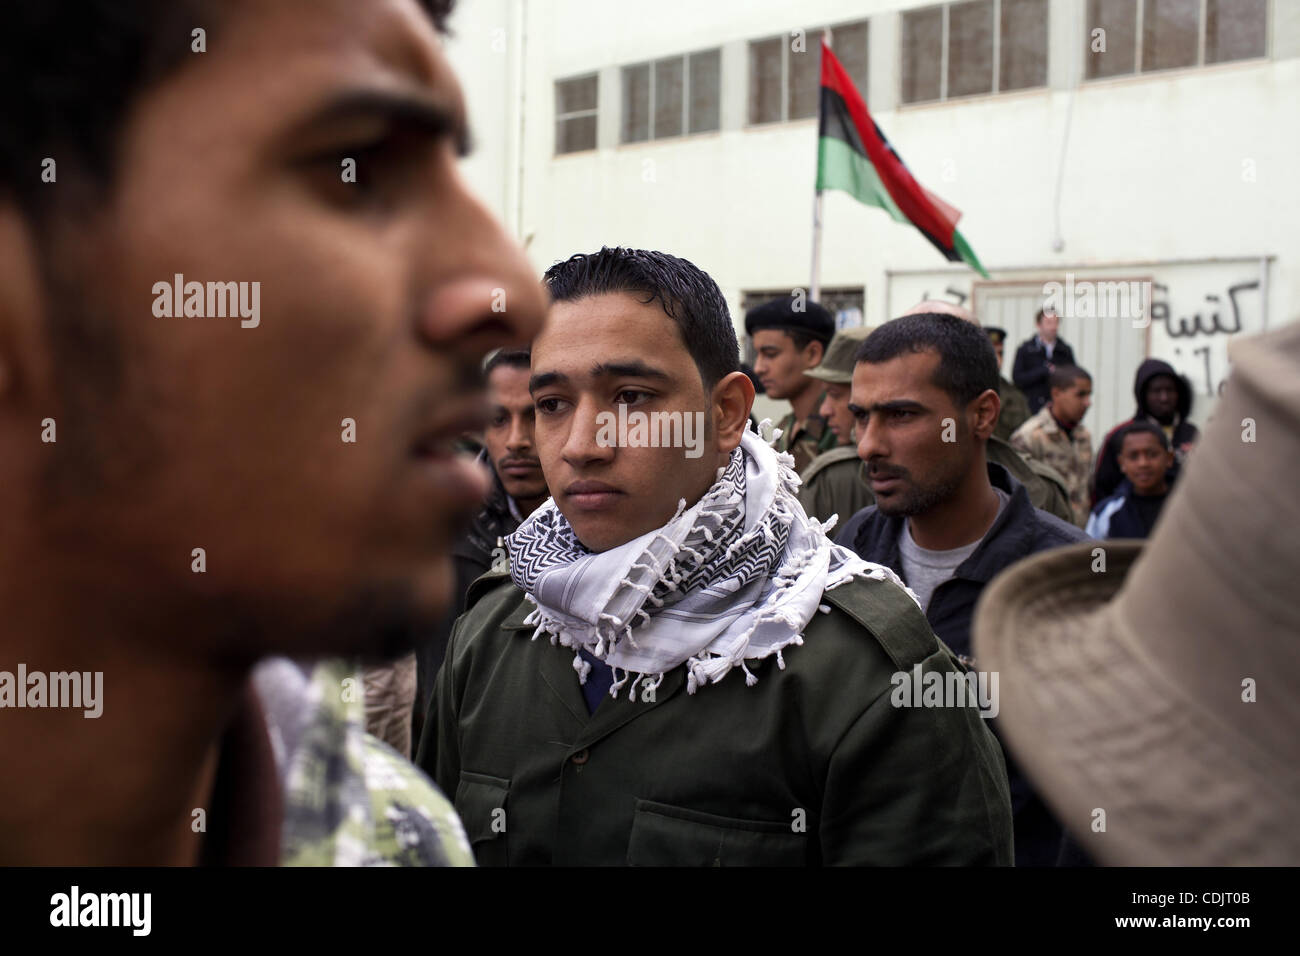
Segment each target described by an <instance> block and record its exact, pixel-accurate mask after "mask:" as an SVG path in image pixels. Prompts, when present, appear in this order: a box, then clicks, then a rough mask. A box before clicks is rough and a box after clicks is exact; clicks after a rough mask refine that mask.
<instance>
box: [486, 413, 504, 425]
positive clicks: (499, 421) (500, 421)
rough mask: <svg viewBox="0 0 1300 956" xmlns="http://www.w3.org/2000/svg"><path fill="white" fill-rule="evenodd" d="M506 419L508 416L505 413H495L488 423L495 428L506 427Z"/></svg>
mask: <svg viewBox="0 0 1300 956" xmlns="http://www.w3.org/2000/svg"><path fill="white" fill-rule="evenodd" d="M506 420H507V419H506V416H504V415H494V416H493V417H492V420H491V421H490V422H488V424H489V425H490V426H491V427H493V428H504V427H505V424H506Z"/></svg>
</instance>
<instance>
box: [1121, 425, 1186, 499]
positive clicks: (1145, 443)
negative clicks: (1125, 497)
mask: <svg viewBox="0 0 1300 956" xmlns="http://www.w3.org/2000/svg"><path fill="white" fill-rule="evenodd" d="M1173 463H1174V456H1173V453H1172V452H1169V451H1166V450H1165V447H1164V446H1163V445H1161V444H1160V440H1159V439H1157V438H1156V436H1155V435H1152V434H1151V433H1150V432H1130V433H1129V434H1127V435H1125V436H1124V444H1123V446H1122V447H1121V448H1120V451H1119V470H1120V471H1122V472H1123V473H1124V477H1125V478H1127V479H1128V480H1129V481H1130V482H1131V483H1132V485H1133V490H1134V491H1136V492H1137V493H1138V494H1140V495H1158V494H1160V493H1161V492H1163V491H1164V490H1165V473H1166V472H1168V471H1169V469H1170V468H1171V467H1172V466H1173Z"/></svg>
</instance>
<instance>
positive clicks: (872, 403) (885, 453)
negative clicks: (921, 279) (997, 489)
mask: <svg viewBox="0 0 1300 956" xmlns="http://www.w3.org/2000/svg"><path fill="white" fill-rule="evenodd" d="M938 368H939V353H938V352H934V351H925V352H908V353H905V354H903V355H900V356H898V357H896V358H893V359H890V360H889V361H887V362H880V363H871V362H859V363H858V364H857V366H856V367H855V368H854V370H853V394H852V403H853V406H854V409H853V412H854V417H855V419H856V422H857V430H858V457H859V458H861V459H862V460H863V461H864V462H865V463H866V466H867V478H868V480H869V481H870V483H871V490H872V491H873V492H874V493H875V496H876V507H878V508H879V509H880V512H881V513H882V514H886V515H902V516H908V517H911V516H913V515H920V514H924V513H925V512H927V511H929V510H930V509H931V508H933V507H934V506H935V505H938V504H940V503H942V502H944V501H946V500H948V499H949V498H950V497H952V495H953V494H954V493H955V492H956V491H957V489H958V487H959V486H960V485H961V482H962V480H963V478H964V477H965V475H966V473H967V472H968V471H969V470H970V468H971V467H973V465H974V463H975V461H976V456H975V453H976V444H975V437H974V434H973V432H972V430H971V428H970V425H969V422H968V414H967V412H966V410H964V409H959V408H957V407H956V406H955V405H954V404H953V401H952V399H951V398H950V397H949V396H948V393H947V392H945V391H943V389H941V388H939V387H938V386H937V385H935V384H934V375H935V372H936V371H937V370H938ZM948 420H950V421H951V424H949V421H948ZM945 437H950V438H952V439H953V441H944V438H945Z"/></svg>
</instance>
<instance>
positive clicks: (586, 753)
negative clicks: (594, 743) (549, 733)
mask: <svg viewBox="0 0 1300 956" xmlns="http://www.w3.org/2000/svg"><path fill="white" fill-rule="evenodd" d="M569 759H570V760H572V761H573V762H574V763H576V764H577V765H578V766H579V767H581V766H582V765H583V764H584V763H586V762H587V761H588V760H590V759H591V751H590V750H588V749H587V748H586V747H583V748H582V749H581V750H579V751H578V752H577V753H576V754H574V755H573V756H572V757H570V758H569Z"/></svg>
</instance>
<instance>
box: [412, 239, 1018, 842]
mask: <svg viewBox="0 0 1300 956" xmlns="http://www.w3.org/2000/svg"><path fill="white" fill-rule="evenodd" d="M546 286H547V288H548V289H549V291H550V293H551V295H552V297H553V299H554V301H555V304H554V305H553V307H552V309H551V313H550V317H549V319H548V321H547V325H546V328H545V329H544V330H543V331H542V333H541V334H540V335H539V336H538V337H537V338H536V339H535V340H534V341H533V347H532V378H531V381H530V390H531V392H532V396H533V401H534V404H535V405H536V408H537V448H538V454H539V457H540V458H541V462H542V469H543V471H544V473H545V475H546V480H547V484H548V485H549V487H550V489H551V492H552V494H553V498H552V499H551V501H549V502H547V503H546V504H545V505H543V506H542V507H541V508H540V509H539V510H538V511H537V512H535V513H534V514H533V515H532V517H530V518H529V519H528V520H527V521H525V522H524V523H523V524H522V525H520V527H519V530H518V531H516V532H515V533H514V534H513V535H511V536H510V537H509V538H508V539H507V545H508V548H509V551H510V569H509V571H508V572H504V571H502V572H497V573H495V574H490V575H487V576H485V577H483V578H480V579H479V580H478V581H476V582H475V583H474V585H473V587H472V588H471V593H470V597H469V610H468V611H466V613H465V615H464V616H463V617H461V619H460V620H459V621H458V622H457V624H456V629H455V631H454V632H453V634H452V638H451V643H450V645H449V647H448V649H447V655H446V659H445V661H444V663H443V666H442V670H441V672H440V673H439V675H438V680H437V685H436V687H435V689H434V695H433V701H432V705H431V707H430V711H429V718H428V720H427V721H426V728H425V733H424V736H423V738H422V741H421V747H420V756H419V762H420V764H421V765H422V766H423V767H424V768H426V769H427V770H428V771H429V772H430V774H431V775H432V776H433V777H434V779H435V780H436V781H437V782H438V783H439V785H440V786H441V787H442V788H443V789H444V790H445V791H446V792H447V793H454V794H455V803H456V808H457V811H458V812H459V813H460V814H461V816H462V818H463V819H464V821H465V825H466V830H467V831H468V833H469V838H470V840H471V841H472V843H473V846H474V852H475V856H476V858H477V860H478V862H479V863H480V864H481V865H483V864H496V865H505V864H512V865H527V864H533V865H537V864H559V865H624V864H632V865H656V864H677V865H683V864H685V865H705V866H708V865H820V864H894V865H898V864H939V863H948V864H987V863H1007V862H1009V861H1010V858H1011V851H1010V816H1009V805H1008V793H1007V789H1006V777H1005V767H1004V765H1003V763H1002V760H1001V756H1000V754H999V753H998V747H997V744H996V742H995V740H994V739H993V737H992V735H991V734H990V732H989V731H988V730H987V728H986V727H985V726H984V724H985V721H984V720H983V719H982V718H981V716H980V714H979V711H978V710H977V708H976V707H974V706H951V707H930V708H927V707H913V706H903V705H897V704H895V703H894V701H893V700H892V699H891V698H892V696H893V695H892V694H891V691H892V690H893V689H894V687H895V686H896V685H895V683H894V680H893V678H894V676H895V675H897V674H899V673H903V674H904V676H907V675H909V674H912V673H916V674H917V675H918V676H919V675H920V674H921V673H922V672H925V673H927V674H932V675H935V676H936V677H938V678H939V679H940V680H943V679H945V678H947V677H953V678H956V677H958V676H959V674H960V670H959V664H958V663H957V661H956V659H955V658H954V657H953V656H952V654H951V653H950V652H949V651H948V650H947V649H946V648H944V647H943V646H942V645H941V644H940V643H939V642H938V641H937V640H936V639H935V637H934V635H933V634H932V633H931V631H930V629H929V627H928V626H927V625H926V623H925V619H924V617H923V615H922V614H921V612H920V610H919V608H917V606H916V603H915V601H914V600H913V599H912V598H911V597H910V596H909V595H908V594H907V593H906V592H905V591H904V590H903V589H902V588H900V587H899V586H898V585H897V584H896V583H895V579H894V575H893V574H892V573H891V572H889V571H888V570H887V569H884V568H881V567H878V566H874V565H871V564H869V563H867V562H864V561H861V560H859V559H858V558H856V557H855V556H854V555H853V554H852V553H851V552H849V551H848V550H846V549H844V548H839V547H836V546H835V545H833V544H832V543H831V542H830V541H829V540H828V539H827V538H826V536H825V534H823V533H822V531H821V527H820V525H819V524H818V523H816V522H813V521H811V520H810V519H809V518H808V516H807V515H806V514H805V513H804V511H803V509H802V508H801V507H800V506H799V503H798V500H797V498H796V497H795V491H796V487H797V481H798V479H797V477H796V475H795V473H794V471H793V469H792V467H791V465H792V462H791V458H790V456H789V455H787V454H779V453H778V452H776V451H774V450H773V449H772V448H771V447H769V446H768V445H767V444H766V443H765V442H763V441H762V440H761V439H760V438H759V437H758V435H757V434H755V433H754V432H753V431H751V430H749V429H748V424H749V411H750V406H751V404H752V403H753V398H754V390H753V385H752V384H751V383H750V381H749V379H748V378H747V377H746V376H745V375H744V374H743V373H742V372H740V371H739V364H738V359H739V355H738V352H739V349H738V346H737V342H736V334H735V330H734V327H733V326H732V324H731V319H730V316H729V314H728V310H727V305H726V300H725V299H724V298H723V296H722V293H721V292H720V291H719V289H718V287H717V285H716V283H714V281H713V280H712V279H711V278H709V277H708V276H707V275H706V274H704V273H703V272H702V271H700V270H699V269H698V268H696V267H695V266H694V265H692V264H691V263H689V262H686V261H685V260H683V259H679V258H676V257H674V256H670V255H666V254H664V253H659V252H649V251H645V250H633V249H609V248H606V249H602V250H600V251H599V252H597V253H594V254H591V255H578V256H574V257H572V258H571V259H569V260H566V261H564V262H561V263H558V264H556V265H555V266H552V267H551V269H549V270H548V271H547V273H546ZM620 406H627V407H628V408H629V412H626V413H623V414H622V415H620V414H619V409H620ZM631 409H634V410H636V411H637V412H639V413H641V414H642V415H644V416H645V418H646V419H647V420H648V421H650V422H651V423H652V427H656V423H657V424H658V426H663V427H662V428H657V429H656V432H655V433H656V434H657V435H659V436H660V437H661V438H662V436H664V435H667V436H669V438H670V439H671V436H672V434H673V433H672V431H671V429H669V428H667V426H666V423H670V422H672V421H678V422H680V421H683V420H684V418H685V416H696V415H698V416H700V418H701V419H702V420H703V428H702V433H703V435H704V442H703V446H702V453H696V452H700V451H701V449H700V446H695V447H692V448H683V447H682V443H681V442H680V441H679V442H677V443H673V442H672V441H669V442H667V443H664V442H662V441H659V440H656V441H654V442H645V441H639V440H632V439H631V437H630V436H623V437H619V438H617V440H614V441H609V440H607V439H606V436H607V435H608V423H609V422H610V421H612V420H617V419H619V418H624V419H625V418H627V417H628V416H629V415H630V410H631ZM638 417H641V416H640V415H639V416H638ZM680 437H682V436H681V435H680V433H679V438H680ZM914 669H915V670H914ZM962 686H965V685H964V684H963V685H962ZM962 703H964V704H971V703H972V701H971V700H970V699H969V698H965V699H964V700H963V701H962ZM936 741H942V742H943V744H942V746H939V747H936Z"/></svg>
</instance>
